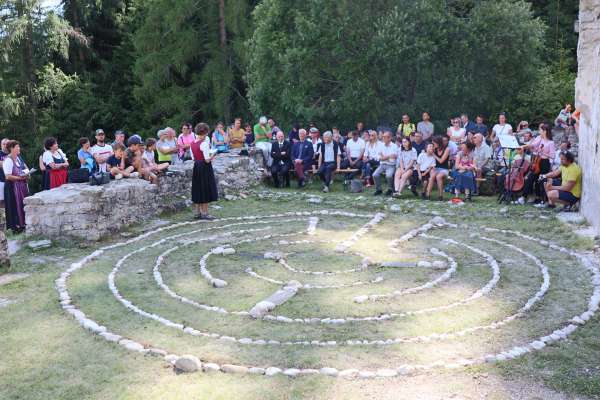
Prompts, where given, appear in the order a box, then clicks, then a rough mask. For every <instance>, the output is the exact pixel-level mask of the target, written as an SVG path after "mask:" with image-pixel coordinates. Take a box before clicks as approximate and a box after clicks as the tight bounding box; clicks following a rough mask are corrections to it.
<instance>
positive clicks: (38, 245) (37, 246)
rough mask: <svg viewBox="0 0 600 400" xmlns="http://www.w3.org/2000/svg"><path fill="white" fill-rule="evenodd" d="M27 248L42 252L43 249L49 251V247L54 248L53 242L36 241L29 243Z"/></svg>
mask: <svg viewBox="0 0 600 400" xmlns="http://www.w3.org/2000/svg"><path fill="white" fill-rule="evenodd" d="M27 247H29V248H30V249H31V250H34V251H35V250H42V249H47V248H49V247H52V241H51V240H34V241H31V242H27Z"/></svg>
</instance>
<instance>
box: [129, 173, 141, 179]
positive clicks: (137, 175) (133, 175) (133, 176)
mask: <svg viewBox="0 0 600 400" xmlns="http://www.w3.org/2000/svg"><path fill="white" fill-rule="evenodd" d="M129 177H130V178H139V177H140V173H139V172H132V173H131V174H129Z"/></svg>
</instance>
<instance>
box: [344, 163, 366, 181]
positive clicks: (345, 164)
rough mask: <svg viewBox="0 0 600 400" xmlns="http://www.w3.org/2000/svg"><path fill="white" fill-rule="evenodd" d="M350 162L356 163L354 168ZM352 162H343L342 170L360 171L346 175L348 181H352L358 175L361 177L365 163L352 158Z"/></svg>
mask: <svg viewBox="0 0 600 400" xmlns="http://www.w3.org/2000/svg"><path fill="white" fill-rule="evenodd" d="M350 160H351V161H356V162H355V163H354V165H353V166H351V165H350ZM350 160H344V161H343V162H342V165H341V167H342V169H348V168H352V169H358V171H356V172H349V173H347V174H346V180H352V179H354V177H355V176H356V175H359V174H360V173H361V170H362V167H363V161H362V160H360V159H357V158H350Z"/></svg>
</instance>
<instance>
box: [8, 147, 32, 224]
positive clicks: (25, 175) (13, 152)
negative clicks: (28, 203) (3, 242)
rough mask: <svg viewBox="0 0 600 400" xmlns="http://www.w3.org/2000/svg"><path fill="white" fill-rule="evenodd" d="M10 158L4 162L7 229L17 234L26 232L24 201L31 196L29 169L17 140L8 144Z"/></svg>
mask: <svg viewBox="0 0 600 400" xmlns="http://www.w3.org/2000/svg"><path fill="white" fill-rule="evenodd" d="M6 150H7V152H8V156H7V157H6V158H5V159H4V160H3V162H2V169H3V170H4V176H5V178H6V183H5V185H4V204H5V209H6V228H7V229H11V230H12V231H13V232H15V233H19V232H22V231H24V230H25V206H24V204H23V200H24V199H25V197H27V196H29V187H28V186H27V180H29V169H28V168H27V165H26V164H25V161H23V159H22V158H21V146H20V145H19V142H17V141H16V140H10V141H9V142H8V143H7V144H6Z"/></svg>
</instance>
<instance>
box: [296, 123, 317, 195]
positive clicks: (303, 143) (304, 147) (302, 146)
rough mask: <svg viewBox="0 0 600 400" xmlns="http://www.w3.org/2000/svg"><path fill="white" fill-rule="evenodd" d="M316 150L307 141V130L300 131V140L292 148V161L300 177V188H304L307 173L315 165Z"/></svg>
mask: <svg viewBox="0 0 600 400" xmlns="http://www.w3.org/2000/svg"><path fill="white" fill-rule="evenodd" d="M313 157H314V150H313V145H312V143H311V141H310V140H307V139H306V129H300V130H299V131H298V140H297V141H296V143H294V145H293V147H292V160H293V162H294V169H295V170H296V176H297V177H298V187H299V188H303V187H304V186H305V185H306V184H305V180H306V178H305V176H306V171H308V170H309V169H310V168H311V167H312V165H313Z"/></svg>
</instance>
